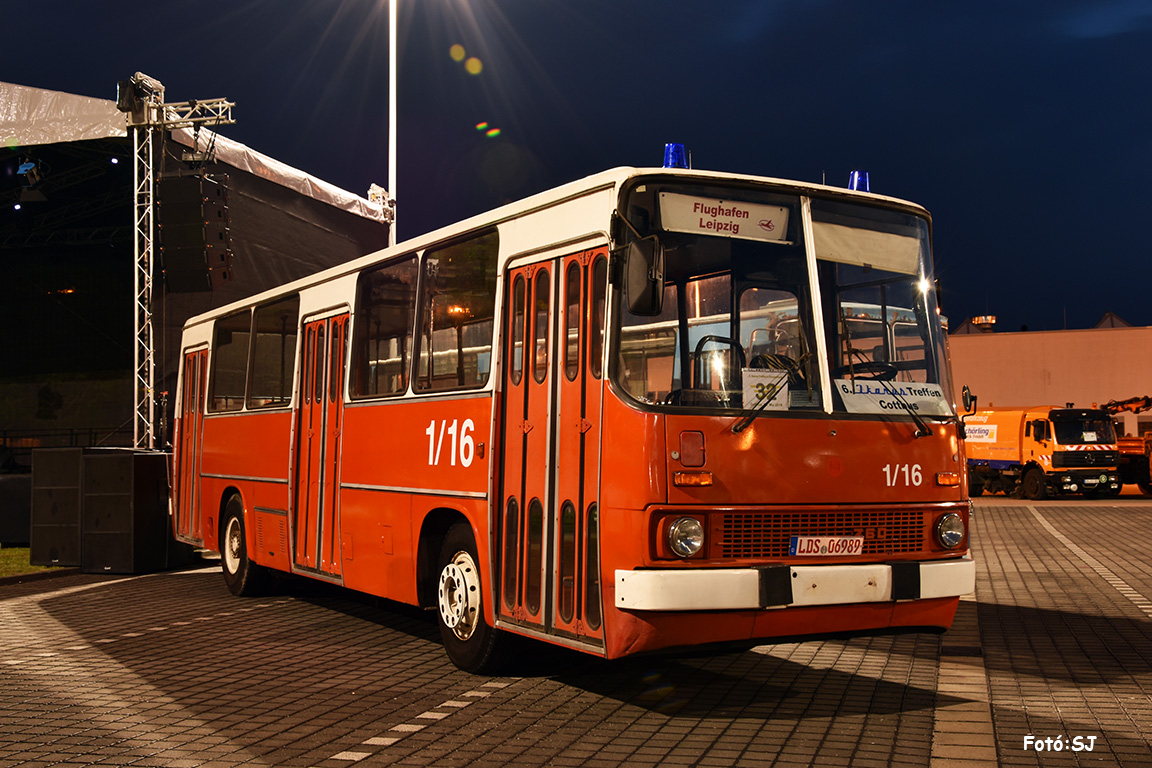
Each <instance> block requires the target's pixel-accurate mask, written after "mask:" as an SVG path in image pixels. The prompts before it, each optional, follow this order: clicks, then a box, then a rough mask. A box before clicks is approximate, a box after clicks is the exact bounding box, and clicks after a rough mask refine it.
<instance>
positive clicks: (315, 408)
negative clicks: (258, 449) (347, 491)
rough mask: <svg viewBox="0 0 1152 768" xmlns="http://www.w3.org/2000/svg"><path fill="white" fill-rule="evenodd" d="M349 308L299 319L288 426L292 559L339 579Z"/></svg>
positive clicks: (300, 566)
mask: <svg viewBox="0 0 1152 768" xmlns="http://www.w3.org/2000/svg"><path fill="white" fill-rule="evenodd" d="M347 330H348V313H346V312H345V313H343V314H340V315H335V316H332V317H326V318H323V319H320V320H310V321H305V323H304V339H303V341H302V343H301V344H300V365H299V366H298V370H299V371H300V396H299V397H298V398H297V401H296V402H297V404H296V414H295V429H294V431H293V435H294V436H293V442H294V446H293V451H292V455H293V457H294V459H293V472H294V478H295V483H294V487H295V489H296V490H295V493H294V499H293V510H292V515H291V519H292V541H293V564H294V566H295V568H296V569H299V570H303V571H306V572H309V573H312V574H313V575H321V576H328V577H331V578H334V579H337V580H339V578H340V576H341V568H340V433H341V428H342V426H343V423H344V360H345V356H346V354H347V352H346V350H347V347H348V339H347Z"/></svg>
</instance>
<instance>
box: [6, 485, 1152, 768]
mask: <svg viewBox="0 0 1152 768" xmlns="http://www.w3.org/2000/svg"><path fill="white" fill-rule="evenodd" d="M977 505H978V510H977V511H978V514H977V518H976V523H975V527H974V542H975V549H976V553H977V556H978V563H979V566H978V577H977V592H976V595H974V596H972V598H971V599H968V600H965V601H964V602H963V603H962V605H961V610H960V614H959V617H958V621H957V624H956V626H955V627H954V629H953V630H952V631H950V632H949V633H948V634H946V635H944V636H943V637H937V636H934V635H906V636H901V637H888V638H872V639H863V640H853V641H842V642H822V643H806V644H797V645H778V646H765V647H762V648H758V649H756V650H755V651H751V652H747V653H736V654H727V655H701V656H696V657H690V658H676V659H668V658H646V659H632V660H626V661H624V662H621V663H612V664H607V663H604V662H600V661H597V660H595V659H588V658H585V657H582V656H576V655H571V654H567V653H562V652H547V653H539V654H535V656H534V658H533V659H532V660H531V661H529V662H528V663H527V666H525V668H524V669H522V670H520V671H519V674H520V675H521V677H516V678H495V679H494V678H486V677H476V676H471V675H467V674H464V673H462V672H459V671H457V670H456V669H455V668H454V667H453V666H452V665H451V664H450V663H449V662H448V661H447V659H446V658H445V656H444V654H443V650H442V649H441V647H440V644H439V640H438V636H437V633H436V629H435V625H434V624H433V623H432V622H431V619H430V617H429V616H427V615H426V614H423V613H420V612H417V611H413V610H410V609H407V608H403V607H400V606H396V605H393V604H387V603H381V604H377V603H376V602H375V601H372V600H370V599H368V598H361V597H359V596H357V595H354V594H350V593H346V592H340V591H336V590H332V589H329V588H326V587H323V586H321V585H315V586H312V585H296V586H293V587H292V588H290V589H287V590H284V591H283V592H282V593H281V594H277V595H274V596H272V597H269V598H265V599H258V600H242V599H239V598H233V597H232V596H231V595H229V594H228V593H227V591H226V589H225V588H224V585H223V582H222V579H221V577H220V575H219V572H218V570H217V569H215V568H207V569H201V570H193V571H187V572H182V573H178V574H157V575H151V576H143V577H131V578H125V577H106V576H94V575H86V574H79V573H76V574H72V575H68V576H63V577H58V578H53V579H47V580H40V581H32V582H26V583H21V584H11V583H9V584H4V585H0V766H17V765H19V766H41V765H43V766H48V765H117V766H128V765H132V766H164V767H170V768H182V767H183V766H187V767H188V768H192V767H194V766H219V767H221V768H225V767H230V766H240V765H243V766H287V767H290V768H295V767H301V768H303V767H305V766H317V767H318V768H331V767H333V766H380V765H406V766H416V765H435V766H438V767H439V766H466V765H476V766H501V765H515V766H522V765H523V766H537V765H551V766H604V767H605V768H607V767H609V766H619V765H627V766H689V765H700V766H750V767H751V766H807V765H821V766H823V765H833V766H835V765H852V766H863V767H868V766H875V767H876V768H880V767H881V766H888V765H896V766H932V768H960V767H961V766H965V767H971V768H975V767H976V766H991V765H1012V766H1014V765H1026V766H1079V765H1085V766H1089V765H1091V766H1095V765H1107V766H1111V765H1121V766H1149V765H1152V603H1150V601H1149V599H1150V598H1152V555H1150V554H1149V544H1148V542H1147V536H1146V535H1145V533H1146V532H1147V531H1150V530H1152V501H1147V502H1146V501H1145V500H1144V499H1142V498H1139V497H1135V498H1133V497H1122V498H1120V499H1117V500H1114V501H1110V502H1084V501H1056V502H1042V503H1031V502H1023V501H1015V500H1010V499H1004V498H1002V497H996V498H983V499H979V500H978V501H977ZM1030 737H1031V738H1030ZM1037 745H1039V746H1041V747H1043V749H1037Z"/></svg>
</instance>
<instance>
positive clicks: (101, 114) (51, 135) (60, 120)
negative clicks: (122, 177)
mask: <svg viewBox="0 0 1152 768" xmlns="http://www.w3.org/2000/svg"><path fill="white" fill-rule="evenodd" d="M127 135H128V116H127V115H125V114H124V113H123V112H120V111H118V110H117V109H116V102H114V101H106V100H104V99H93V98H90V97H88V96H76V95H75V94H71V93H61V92H59V91H46V90H43V89H42V88H29V87H27V86H24V85H13V84H12V83H0V144H2V145H3V146H5V147H29V146H33V145H35V144H58V143H60V142H64V141H85V140H87V139H107V138H116V137H121V138H122V137H125V136H127Z"/></svg>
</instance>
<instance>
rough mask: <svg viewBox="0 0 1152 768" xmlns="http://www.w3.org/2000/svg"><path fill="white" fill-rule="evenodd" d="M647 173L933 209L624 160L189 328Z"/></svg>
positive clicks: (822, 187) (223, 310)
mask: <svg viewBox="0 0 1152 768" xmlns="http://www.w3.org/2000/svg"><path fill="white" fill-rule="evenodd" d="M642 177H662V178H666V179H672V178H677V179H683V180H697V181H720V182H742V183H751V184H753V185H764V186H765V187H774V188H780V187H784V188H787V189H789V190H792V191H795V192H798V193H801V194H804V193H814V194H818V195H820V196H821V197H829V196H831V197H842V198H843V199H845V200H858V201H868V202H870V203H872V204H880V205H882V206H885V207H893V208H900V209H904V210H906V211H908V212H911V213H915V214H917V215H920V216H923V217H925V218H927V219H929V221H930V220H931V216H930V214H929V213H928V211H927V210H926V209H925V208H924V207H923V206H920V205H918V204H916V203H913V202H910V201H908V200H902V199H900V198H895V197H888V196H885V195H878V194H875V193H871V192H859V191H855V190H851V189H847V188H844V187H833V186H829V185H826V184H816V183H811V182H802V181H795V180H791V179H778V178H773V177H767V176H748V175H745V174H736V173H726V172H722V171H704V170H696V169H683V168H636V167H631V166H620V167H617V168H611V169H609V170H606V171H601V172H599V173H596V174H593V175H591V176H586V177H584V178H582V179H577V180H576V181H571V182H568V183H567V184H563V185H561V186H558V187H553V188H552V189H548V190H545V191H543V192H538V193H536V194H534V195H530V196H529V197H525V198H522V199H520V200H517V201H514V202H511V203H507V204H505V205H502V206H500V207H498V208H494V209H491V210H489V211H485V212H483V213H479V214H476V215H475V216H471V217H469V218H467V219H463V220H461V221H458V222H454V223H452V224H449V225H447V226H445V227H441V228H440V229H436V230H432V231H431V232H426V233H424V234H422V235H418V236H417V237H414V238H412V239H410V240H405V241H404V242H401V243H397V244H395V245H393V246H390V247H388V248H384V249H382V250H379V251H374V252H372V253H369V254H365V255H364V256H361V257H360V258H357V259H353V260H351V261H348V262H345V263H344V264H338V265H336V266H334V267H329V268H328V269H325V270H322V271H320V272H316V273H315V274H312V275H308V276H306V277H303V278H300V279H298V280H294V281H292V282H289V283H285V284H284V285H281V286H278V287H276V288H271V289H269V290H266V291H263V292H261V293H258V294H254V295H252V296H249V297H247V298H244V299H240V300H238V301H234V302H231V303H230V304H226V305H224V306H221V307H218V308H216V309H213V310H211V311H209V312H204V313H202V314H200V315H196V316H194V317H192V318H189V320H188V321H187V322H186V323H185V328H187V327H189V326H193V325H198V324H200V323H204V322H208V321H210V320H212V319H214V318H217V317H221V316H224V315H227V314H231V313H232V312H235V311H237V310H240V309H243V308H244V307H250V306H254V305H257V304H262V303H264V302H266V301H268V300H270V299H273V298H275V297H277V296H282V295H285V294H289V293H294V292H296V291H299V290H302V289H304V288H307V287H309V286H312V285H316V284H318V283H322V282H325V281H327V280H331V279H334V278H337V277H340V276H342V275H346V274H348V273H351V272H357V271H359V270H361V269H363V268H365V267H367V266H370V265H372V264H375V263H377V262H380V261H384V260H386V259H388V258H390V257H392V256H400V255H404V254H410V253H414V252H417V251H420V250H423V249H424V248H427V247H428V246H430V245H435V244H438V243H443V242H445V241H449V240H452V239H455V238H457V237H460V236H462V235H465V234H467V233H469V232H472V231H476V230H478V229H482V228H485V227H493V226H497V225H499V224H501V223H504V222H508V221H511V220H514V219H517V218H520V217H522V216H525V215H527V214H529V213H532V212H533V211H538V210H543V209H546V208H550V207H552V206H555V205H559V204H560V203H563V202H565V201H568V200H572V199H574V198H578V197H581V196H584V195H587V194H590V193H592V192H596V191H601V190H605V189H612V188H616V189H619V188H620V187H622V186H623V185H624V184H626V183H627V182H628V181H629V180H631V179H635V178H642Z"/></svg>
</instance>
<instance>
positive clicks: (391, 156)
mask: <svg viewBox="0 0 1152 768" xmlns="http://www.w3.org/2000/svg"><path fill="white" fill-rule="evenodd" d="M399 3H400V0H388V197H389V200H388V201H387V207H388V208H390V209H391V212H392V222H391V224H390V225H389V226H388V244H389V245H396V127H397V122H398V121H397V117H396V81H397V77H396V37H397V35H396V25H397V21H396V17H397V13H396V6H397V5H399Z"/></svg>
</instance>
